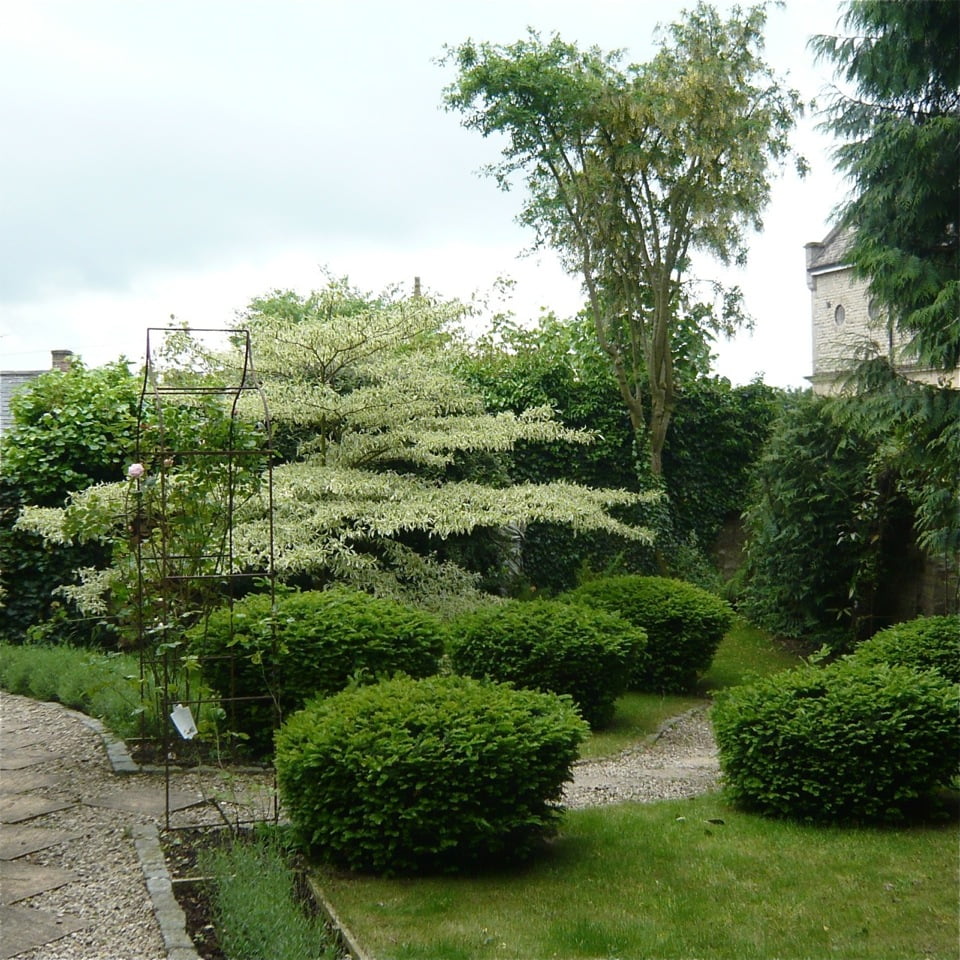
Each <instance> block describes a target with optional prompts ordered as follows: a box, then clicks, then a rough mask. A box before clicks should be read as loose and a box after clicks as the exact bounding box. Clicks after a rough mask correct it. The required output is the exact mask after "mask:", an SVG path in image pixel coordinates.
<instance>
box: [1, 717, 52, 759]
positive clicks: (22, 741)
mask: <svg viewBox="0 0 960 960" xmlns="http://www.w3.org/2000/svg"><path fill="white" fill-rule="evenodd" d="M3 736H4V739H6V738H8V737H10V738H12V739H13V740H14V741H15V744H14V749H15V750H20V749H22V748H23V747H33V746H36V745H38V744H43V743H46V742H47V736H46V735H45V734H44V733H43V732H41V731H39V730H31V729H30V728H29V727H17V728H16V729H14V730H11V729H9V728H8V727H7V725H6V724H4V725H3ZM7 752H8V751H7V750H0V756H5V755H6V754H7Z"/></svg>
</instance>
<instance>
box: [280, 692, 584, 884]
mask: <svg viewBox="0 0 960 960" xmlns="http://www.w3.org/2000/svg"><path fill="white" fill-rule="evenodd" d="M586 733H587V725H586V724H585V723H584V721H583V720H582V718H581V717H580V715H579V714H578V712H577V709H576V707H575V706H574V704H573V702H572V701H571V700H570V699H569V698H567V697H561V696H558V695H556V694H548V693H540V692H538V691H534V690H519V689H516V688H513V687H512V686H510V685H507V684H498V683H493V682H490V681H481V680H474V679H472V678H469V677H459V676H451V675H448V676H434V677H429V678H426V679H423V680H415V679H412V678H409V677H397V678H394V679H393V680H386V681H383V682H381V683H377V684H373V685H371V686H368V687H359V688H354V689H350V690H346V691H343V692H342V693H339V694H337V695H336V696H333V697H330V698H329V699H327V700H317V701H314V702H312V703H310V704H309V705H308V706H307V707H306V708H305V709H304V710H302V711H300V712H299V713H296V714H294V715H293V716H292V717H290V718H289V719H288V720H287V722H286V723H285V724H284V725H283V726H282V727H281V729H280V730H279V732H278V733H277V741H276V743H277V745H276V768H277V777H278V784H279V789H280V794H281V797H282V799H283V803H284V805H285V808H286V810H287V811H288V813H289V815H290V819H291V821H292V822H293V824H294V825H295V826H296V827H297V830H298V832H299V833H300V835H301V837H302V839H303V841H304V842H305V843H306V845H307V846H308V847H309V848H310V849H311V850H312V851H313V852H314V853H316V854H318V855H320V856H322V857H324V858H325V859H328V860H330V861H332V862H334V863H337V864H339V865H342V866H346V867H350V868H352V869H355V870H361V871H373V872H375V873H382V874H409V873H415V872H419V871H433V870H450V871H453V870H457V869H460V868H464V867H469V866H473V865H476V864H483V863H489V862H498V863H500V862H509V861H515V860H522V859H524V858H526V857H527V856H528V855H529V854H531V853H532V852H533V850H534V849H535V848H536V847H537V845H538V844H539V843H540V842H541V840H542V839H543V838H544V837H545V836H546V835H548V834H549V832H551V830H552V829H553V827H554V826H555V824H556V822H557V820H558V818H559V816H560V814H561V811H560V808H558V807H557V806H556V804H555V801H557V800H558V799H559V798H560V795H561V790H562V786H563V783H564V781H566V780H568V779H569V778H570V775H571V767H572V764H573V762H574V760H575V759H576V758H577V753H578V747H579V744H580V743H581V741H582V739H583V738H584V737H585V736H586Z"/></svg>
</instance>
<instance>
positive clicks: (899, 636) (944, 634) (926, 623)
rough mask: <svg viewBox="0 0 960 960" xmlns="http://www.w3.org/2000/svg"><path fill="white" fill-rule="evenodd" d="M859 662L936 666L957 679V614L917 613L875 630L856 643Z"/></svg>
mask: <svg viewBox="0 0 960 960" xmlns="http://www.w3.org/2000/svg"><path fill="white" fill-rule="evenodd" d="M854 656H855V657H856V659H857V660H859V661H860V662H861V663H888V664H890V665H892V666H903V667H913V668H914V669H916V670H936V671H938V672H939V673H941V674H942V675H943V676H944V677H946V679H947V680H949V681H950V682H951V683H960V616H958V615H957V614H954V615H952V616H946V617H918V618H917V619H916V620H908V621H907V622H906V623H898V624H895V625H894V626H892V627H887V629H886V630H881V631H880V632H879V633H875V634H874V635H873V636H872V637H871V638H870V639H869V640H865V641H864V642H863V643H861V644H860V646H859V647H857V649H856V651H855V653H854Z"/></svg>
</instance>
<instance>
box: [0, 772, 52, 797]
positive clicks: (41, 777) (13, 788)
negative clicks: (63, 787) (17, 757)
mask: <svg viewBox="0 0 960 960" xmlns="http://www.w3.org/2000/svg"><path fill="white" fill-rule="evenodd" d="M60 783H61V778H60V777H58V776H57V775H56V774H54V773H43V772H42V771H40V770H18V771H17V775H16V776H11V775H10V774H9V773H7V775H6V776H4V777H0V797H10V796H15V795H16V794H18V793H28V792H29V791H31V790H43V789H46V788H47V787H56V786H59V785H60Z"/></svg>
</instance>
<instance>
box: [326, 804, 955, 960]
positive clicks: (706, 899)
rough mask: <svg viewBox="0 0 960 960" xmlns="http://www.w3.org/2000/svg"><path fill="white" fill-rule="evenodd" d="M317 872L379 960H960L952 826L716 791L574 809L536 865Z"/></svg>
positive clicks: (343, 915) (362, 942)
mask: <svg viewBox="0 0 960 960" xmlns="http://www.w3.org/2000/svg"><path fill="white" fill-rule="evenodd" d="M712 820H722V821H723V823H722V824H720V823H712V822H709V821H712ZM319 876H320V882H321V885H322V886H323V888H324V890H325V892H326V895H327V896H328V897H329V898H330V899H331V901H332V902H333V904H334V906H335V908H336V910H337V912H338V913H339V914H340V916H341V918H342V919H343V921H344V922H345V923H346V925H347V926H348V927H349V928H350V929H351V930H352V931H353V933H354V935H355V936H356V937H357V938H358V939H359V941H360V945H361V946H362V947H363V948H364V949H366V950H367V951H368V952H369V955H370V956H372V957H376V958H377V960H388V958H389V960H486V958H524V960H547V958H562V960H577V958H591V960H597V958H621V960H627V958H633V960H641V958H658V960H691V958H694V957H696V958H702V960H773V958H780V960H801V958H803V960H813V958H817V960H819V958H826V957H831V958H837V960H922V958H926V960H955V958H956V955H957V953H956V950H957V935H958V926H957V880H958V878H957V856H956V822H955V821H951V822H949V823H944V824H940V825H933V826H931V825H927V826H914V827H910V828H905V829H902V830H896V831H894V830H872V829H855V828H839V827H814V826H804V825H799V824H793V823H789V822H780V821H771V820H765V819H763V818H761V817H759V816H753V815H748V814H744V813H741V812H738V811H735V810H733V809H731V808H730V807H728V806H727V805H725V804H724V803H723V802H722V800H721V799H720V798H719V797H718V796H706V797H700V798H697V799H696V800H676V801H663V802H660V803H655V804H623V805H618V806H613V807H602V808H596V809H591V810H578V811H570V812H569V813H568V814H567V815H566V817H565V820H564V826H563V828H562V831H561V834H560V835H559V837H558V838H557V839H556V840H555V841H554V842H553V843H552V844H551V845H550V847H549V849H548V850H547V851H546V852H545V854H544V855H543V856H542V857H540V858H539V859H538V860H537V861H536V862H535V863H533V864H531V865H529V866H528V867H526V868H525V869H519V870H511V871H505V872H497V873H490V874H486V875H483V876H473V877H427V878H418V879H393V880H385V879H377V878H371V877H358V876H356V875H343V874H339V873H336V872H335V871H332V870H330V869H324V868H320V873H319Z"/></svg>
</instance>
